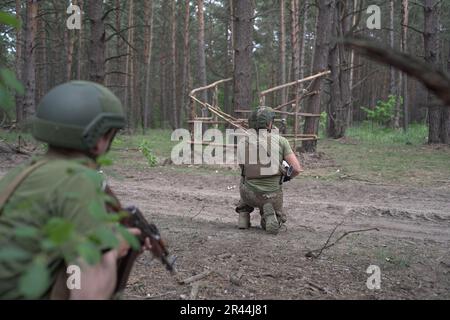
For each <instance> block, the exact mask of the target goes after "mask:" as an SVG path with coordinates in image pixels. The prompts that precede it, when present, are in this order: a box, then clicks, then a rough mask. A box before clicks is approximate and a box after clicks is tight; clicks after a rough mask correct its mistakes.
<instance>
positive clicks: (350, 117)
mask: <svg viewBox="0 0 450 320" xmlns="http://www.w3.org/2000/svg"><path fill="white" fill-rule="evenodd" d="M358 7H359V2H358V0H353V12H356V11H357V10H358ZM359 17H360V13H359V14H356V13H354V14H353V18H352V25H351V28H352V30H353V29H354V28H355V27H356V25H357V23H358V18H359ZM355 65H356V64H355V51H354V50H353V49H351V50H350V73H349V80H348V82H349V88H350V105H349V107H348V110H347V128H349V127H350V126H351V125H352V123H353V104H354V99H353V87H354V84H355Z"/></svg>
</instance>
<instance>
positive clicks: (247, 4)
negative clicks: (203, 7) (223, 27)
mask: <svg viewBox="0 0 450 320" xmlns="http://www.w3.org/2000/svg"><path fill="white" fill-rule="evenodd" d="M253 5H254V3H253V1H240V0H233V8H234V19H235V20H234V31H235V34H234V46H235V47H234V52H235V60H234V83H233V91H234V101H233V106H234V109H235V110H238V109H241V110H248V109H250V108H251V106H252V102H253V97H252V65H253V64H252V51H253V15H254V10H255V9H254V7H253Z"/></svg>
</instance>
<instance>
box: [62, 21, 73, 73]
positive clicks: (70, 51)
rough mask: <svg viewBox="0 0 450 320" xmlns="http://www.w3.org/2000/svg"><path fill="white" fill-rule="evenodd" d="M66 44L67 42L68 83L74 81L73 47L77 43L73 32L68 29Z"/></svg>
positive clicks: (65, 35) (65, 34)
mask: <svg viewBox="0 0 450 320" xmlns="http://www.w3.org/2000/svg"><path fill="white" fill-rule="evenodd" d="M64 37H65V42H66V48H67V51H66V65H67V69H66V81H69V80H72V63H73V47H74V45H75V42H74V41H73V39H72V32H71V31H70V30H69V29H66V30H65V32H64Z"/></svg>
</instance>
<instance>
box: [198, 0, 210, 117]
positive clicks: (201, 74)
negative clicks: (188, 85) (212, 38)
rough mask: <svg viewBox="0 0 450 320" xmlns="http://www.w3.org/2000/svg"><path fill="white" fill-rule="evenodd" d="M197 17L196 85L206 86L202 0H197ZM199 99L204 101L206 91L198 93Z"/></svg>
mask: <svg viewBox="0 0 450 320" xmlns="http://www.w3.org/2000/svg"><path fill="white" fill-rule="evenodd" d="M197 19H198V34H197V42H198V47H197V58H198V85H199V86H200V87H204V86H206V58H205V17H204V6H203V0H197ZM200 96H201V98H200V99H201V100H202V101H206V100H207V95H206V91H202V92H201V93H200ZM207 114H208V112H207V110H203V112H202V116H204V117H206V116H207Z"/></svg>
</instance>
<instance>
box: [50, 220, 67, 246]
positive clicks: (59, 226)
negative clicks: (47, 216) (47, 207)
mask: <svg viewBox="0 0 450 320" xmlns="http://www.w3.org/2000/svg"><path fill="white" fill-rule="evenodd" d="M73 230H74V225H73V223H71V222H69V221H67V220H65V219H61V218H53V219H51V220H50V221H49V222H48V223H47V225H45V227H44V232H45V233H46V234H47V236H48V239H49V240H50V241H51V242H53V243H54V244H56V245H60V244H63V243H64V242H66V241H67V240H69V239H70V238H71V237H72V234H73Z"/></svg>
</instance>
